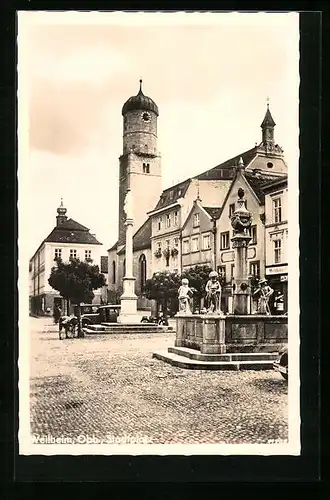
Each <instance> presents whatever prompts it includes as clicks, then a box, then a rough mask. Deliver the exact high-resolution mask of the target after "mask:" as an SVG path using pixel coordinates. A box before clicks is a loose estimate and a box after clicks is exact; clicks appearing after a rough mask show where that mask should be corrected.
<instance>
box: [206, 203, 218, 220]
mask: <svg viewBox="0 0 330 500" xmlns="http://www.w3.org/2000/svg"><path fill="white" fill-rule="evenodd" d="M203 208H204V210H205V211H206V212H207V213H208V214H209V215H210V217H212V219H219V217H220V214H221V211H222V208H221V207H204V206H203Z"/></svg>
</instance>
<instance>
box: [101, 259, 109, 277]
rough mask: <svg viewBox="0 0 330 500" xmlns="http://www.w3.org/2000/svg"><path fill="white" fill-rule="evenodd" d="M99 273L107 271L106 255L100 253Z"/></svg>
mask: <svg viewBox="0 0 330 500" xmlns="http://www.w3.org/2000/svg"><path fill="white" fill-rule="evenodd" d="M101 273H104V274H107V273H108V256H107V255H101Z"/></svg>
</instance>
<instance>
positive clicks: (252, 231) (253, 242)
mask: <svg viewBox="0 0 330 500" xmlns="http://www.w3.org/2000/svg"><path fill="white" fill-rule="evenodd" d="M250 236H251V240H250V245H256V244H257V226H251V228H250Z"/></svg>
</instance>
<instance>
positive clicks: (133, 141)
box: [118, 80, 162, 246]
mask: <svg viewBox="0 0 330 500" xmlns="http://www.w3.org/2000/svg"><path fill="white" fill-rule="evenodd" d="M122 115H123V153H122V155H121V156H120V158H119V226H118V246H120V245H124V244H125V226H124V223H125V213H124V201H125V195H126V190H127V189H128V188H129V189H130V190H131V192H132V198H133V213H134V232H135V231H137V229H138V228H139V227H140V226H141V225H142V224H143V223H144V222H145V220H146V219H147V217H148V216H147V212H149V211H150V210H152V209H153V208H154V207H155V205H156V203H157V201H158V199H159V195H160V192H161V189H162V172H161V158H160V154H159V152H158V149H157V119H158V116H159V112H158V107H157V105H156V104H155V102H154V101H153V100H152V99H151V98H150V97H147V96H146V95H144V93H143V91H142V80H140V90H139V92H138V94H137V95H136V96H133V97H130V98H129V99H128V100H127V101H126V102H125V104H124V106H123V108H122Z"/></svg>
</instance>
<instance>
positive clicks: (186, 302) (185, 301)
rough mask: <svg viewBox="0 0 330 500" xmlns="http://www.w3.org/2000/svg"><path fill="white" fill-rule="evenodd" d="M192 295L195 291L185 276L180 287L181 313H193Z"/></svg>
mask: <svg viewBox="0 0 330 500" xmlns="http://www.w3.org/2000/svg"><path fill="white" fill-rule="evenodd" d="M192 296H193V291H192V289H191V288H190V287H189V281H188V279H187V278H183V279H182V281H181V286H180V287H179V289H178V297H179V310H180V312H181V313H184V314H191V298H192Z"/></svg>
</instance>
